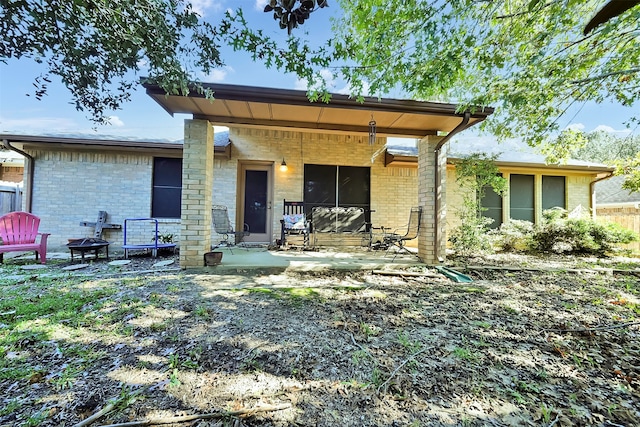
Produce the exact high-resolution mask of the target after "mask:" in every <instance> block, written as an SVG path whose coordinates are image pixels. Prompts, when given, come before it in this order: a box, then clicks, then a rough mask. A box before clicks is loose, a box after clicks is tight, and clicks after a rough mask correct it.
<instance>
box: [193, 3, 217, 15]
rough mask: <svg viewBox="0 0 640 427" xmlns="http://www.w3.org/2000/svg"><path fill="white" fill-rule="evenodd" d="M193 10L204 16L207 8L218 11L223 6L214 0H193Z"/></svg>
mask: <svg viewBox="0 0 640 427" xmlns="http://www.w3.org/2000/svg"><path fill="white" fill-rule="evenodd" d="M190 3H191V6H192V8H193V11H194V12H196V13H197V14H198V15H200V16H202V17H204V16H205V15H206V12H207V10H211V11H218V10H220V9H221V8H222V4H221V3H220V2H218V1H214V0H191V1H190Z"/></svg>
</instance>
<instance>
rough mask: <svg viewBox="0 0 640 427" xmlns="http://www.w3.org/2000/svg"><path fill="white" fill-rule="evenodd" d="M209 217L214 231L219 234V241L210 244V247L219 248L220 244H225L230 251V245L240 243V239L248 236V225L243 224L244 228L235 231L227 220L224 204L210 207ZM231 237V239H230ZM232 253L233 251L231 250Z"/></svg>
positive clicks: (227, 215) (227, 214)
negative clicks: (215, 243)
mask: <svg viewBox="0 0 640 427" xmlns="http://www.w3.org/2000/svg"><path fill="white" fill-rule="evenodd" d="M211 219H212V221H213V228H214V230H215V232H216V233H217V234H218V235H219V236H220V241H219V242H218V244H217V245H212V246H211V249H212V250H213V249H216V248H219V247H220V246H226V247H228V248H229V250H230V251H231V247H232V246H236V245H240V244H242V239H244V237H245V236H248V235H249V234H250V233H249V226H248V225H247V224H245V225H244V230H242V231H235V230H234V229H233V226H232V225H231V221H229V211H228V210H227V207H226V206H223V205H215V206H213V207H212V208H211ZM232 239H233V240H232ZM231 253H233V251H231Z"/></svg>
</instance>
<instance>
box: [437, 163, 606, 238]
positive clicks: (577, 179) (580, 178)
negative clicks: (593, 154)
mask: <svg viewBox="0 0 640 427" xmlns="http://www.w3.org/2000/svg"><path fill="white" fill-rule="evenodd" d="M501 171H502V173H503V174H504V176H505V178H507V179H508V177H509V174H510V173H520V174H529V175H534V176H535V201H536V218H541V217H542V208H541V205H542V176H543V175H553V176H565V177H566V193H565V194H566V202H567V210H568V211H569V212H571V211H572V210H574V209H576V208H579V207H582V208H584V209H587V210H588V209H589V208H590V206H591V186H590V184H591V182H592V181H593V180H595V179H596V177H595V175H588V174H582V175H578V174H576V173H575V172H573V171H571V172H565V173H562V172H560V171H553V172H549V171H540V170H538V171H536V170H531V169H529V170H526V169H520V170H517V171H515V172H514V171H512V170H510V169H501ZM508 191H509V190H508V189H507V193H506V194H505V196H504V198H503V206H502V208H503V220H504V221H506V220H507V219H508V216H509V193H508ZM463 197H464V193H463V191H462V189H461V188H460V185H459V184H458V183H457V182H456V173H455V168H454V167H453V166H452V165H449V166H448V168H447V199H448V201H449V209H448V212H447V228H448V229H449V230H451V229H453V228H455V227H457V226H458V225H459V224H460V219H459V218H458V215H457V214H456V208H455V207H456V206H461V205H462V199H463Z"/></svg>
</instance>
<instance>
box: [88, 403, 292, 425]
mask: <svg viewBox="0 0 640 427" xmlns="http://www.w3.org/2000/svg"><path fill="white" fill-rule="evenodd" d="M290 407H291V403H283V404H281V405H266V406H259V407H257V408H253V409H240V410H238V411H220V412H211V413H208V414H195V415H185V416H183V417H173V418H154V419H149V420H144V421H131V422H127V423H119V424H108V425H103V426H101V427H144V426H151V425H155V424H177V423H186V422H188V421H195V420H207V419H212V418H226V417H238V416H242V415H253V414H256V413H258V412H271V411H281V410H283V409H288V408H290Z"/></svg>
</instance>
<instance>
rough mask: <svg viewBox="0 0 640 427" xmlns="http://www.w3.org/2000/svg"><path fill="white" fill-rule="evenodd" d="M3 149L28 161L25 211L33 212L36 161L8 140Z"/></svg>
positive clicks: (4, 141)
mask: <svg viewBox="0 0 640 427" xmlns="http://www.w3.org/2000/svg"><path fill="white" fill-rule="evenodd" d="M2 147H3V148H6V149H7V150H11V151H14V152H16V153H18V154H20V155H21V156H23V157H24V158H25V159H26V160H27V182H26V183H25V185H24V194H25V201H24V204H25V208H24V210H25V211H26V212H31V202H32V199H33V171H34V164H35V160H34V158H33V156H31V155H29V154H27V153H25V152H24V151H22V150H20V149H19V148H16V147H14V146H13V145H11V142H10V141H9V140H8V139H3V140H2Z"/></svg>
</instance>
